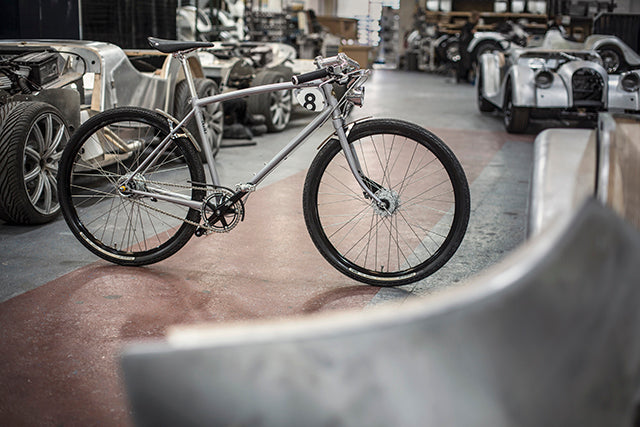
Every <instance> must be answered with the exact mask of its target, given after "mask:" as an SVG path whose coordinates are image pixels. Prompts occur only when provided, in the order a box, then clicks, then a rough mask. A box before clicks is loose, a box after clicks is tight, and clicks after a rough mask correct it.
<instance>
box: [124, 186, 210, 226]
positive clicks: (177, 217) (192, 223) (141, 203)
mask: <svg viewBox="0 0 640 427" xmlns="http://www.w3.org/2000/svg"><path fill="white" fill-rule="evenodd" d="M145 184H158V185H164V186H169V187H177V188H191V189H194V190H204V191H208V190H209V189H208V188H207V187H197V186H193V185H181V184H175V183H168V182H160V181H147V180H145ZM129 201H131V202H133V203H135V204H138V205H141V206H144V207H145V208H148V209H151V210H152V211H156V212H158V213H161V214H164V215H167V216H168V217H171V218H174V219H177V220H178V221H182V222H185V223H187V224H189V225H193V226H195V227H200V228H203V229H205V230H207V231H216V232H219V230H217V229H215V228H214V227H210V226H208V225H205V224H201V223H197V222H195V221H191V220H188V219H186V218H182V217H179V216H178V215H174V214H172V213H169V212H166V211H163V210H162V209H158V208H155V207H153V206H151V205H148V204H146V203H144V202H141V201H140V200H136V199H129Z"/></svg>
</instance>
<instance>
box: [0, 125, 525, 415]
mask: <svg viewBox="0 0 640 427" xmlns="http://www.w3.org/2000/svg"><path fill="white" fill-rule="evenodd" d="M434 132H435V133H436V134H438V135H440V136H441V137H442V138H443V139H444V140H445V141H446V142H447V143H448V144H449V145H450V146H451V147H452V148H453V150H454V152H455V153H456V155H457V156H458V158H459V159H460V160H461V162H462V164H463V166H464V168H465V171H466V173H467V176H468V179H469V182H470V183H471V182H473V180H474V179H475V178H476V177H477V176H478V175H479V174H480V172H481V171H482V170H483V168H484V167H485V166H486V165H487V163H488V162H489V161H490V159H491V158H492V157H493V156H494V155H495V153H496V152H497V151H498V150H499V149H500V148H501V147H502V145H503V144H504V142H505V141H506V140H511V141H513V140H521V141H532V140H533V136H522V137H514V136H513V135H506V134H504V133H497V132H488V131H458V130H456V131H453V130H447V129H435V130H434ZM303 180H304V173H298V174H296V175H294V176H291V177H289V178H286V179H284V180H281V181H279V182H277V183H275V184H272V185H270V186H268V187H265V188H261V189H259V190H258V191H257V192H256V193H254V194H252V195H251V197H250V199H249V201H248V204H247V214H246V219H245V221H244V223H241V224H240V225H239V226H238V227H237V228H236V229H235V230H233V231H232V232H231V233H229V234H224V235H212V236H209V237H206V238H193V239H192V240H191V241H190V242H189V244H188V245H187V246H186V247H185V248H183V249H182V250H181V251H180V252H178V254H176V255H174V256H173V257H172V258H169V259H168V260H165V261H163V262H161V263H158V264H155V265H152V266H147V267H142V268H125V267H120V266H114V265H111V264H108V263H107V262H103V261H98V262H95V263H93V264H91V265H88V266H85V267H83V268H80V269H78V270H76V271H74V272H72V273H69V274H67V275H65V276H63V277H60V278H58V279H55V280H52V281H51V282H49V283H46V284H44V285H43V286H41V287H39V288H37V289H35V290H33V291H30V292H27V293H25V294H22V295H19V296H17V297H15V298H12V299H10V300H8V301H6V302H4V303H2V304H0V325H2V328H1V331H0V337H1V345H0V425H1V426H22V425H28V426H48V425H56V426H58V425H64V426H76V425H77V426H89V425H100V426H126V425H131V418H130V414H129V409H128V407H127V401H126V396H125V392H124V387H123V384H122V381H121V377H120V373H119V369H118V356H119V354H120V352H121V350H122V348H123V346H124V345H126V343H128V342H131V341H139V340H144V339H150V338H156V339H157V338H161V337H162V336H163V334H164V332H165V331H166V329H167V328H168V327H169V326H172V325H176V324H184V323H195V322H219V323H224V322H228V321H237V320H245V319H267V318H274V317H283V316H304V315H305V314H308V313H313V312H318V311H327V310H338V309H362V308H363V307H364V306H365V305H366V304H367V303H368V302H369V301H370V300H371V298H372V297H373V296H374V295H375V294H376V292H377V291H378V288H375V287H371V286H367V285H363V284H360V283H358V282H355V281H352V280H351V279H348V278H346V277H344V276H343V275H341V274H340V273H338V272H337V271H335V270H333V269H332V268H331V267H330V266H329V265H328V264H327V263H326V262H325V261H324V259H323V258H322V257H321V255H320V254H319V253H318V252H317V251H316V249H315V247H314V246H313V244H312V242H311V240H310V238H309V236H308V234H307V231H306V228H305V225H304V219H303V216H302V202H301V190H302V184H303Z"/></svg>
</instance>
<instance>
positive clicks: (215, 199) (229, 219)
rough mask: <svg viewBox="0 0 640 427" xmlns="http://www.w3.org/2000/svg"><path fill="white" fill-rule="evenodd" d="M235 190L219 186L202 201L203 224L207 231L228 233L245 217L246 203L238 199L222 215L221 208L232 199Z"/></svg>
mask: <svg viewBox="0 0 640 427" xmlns="http://www.w3.org/2000/svg"><path fill="white" fill-rule="evenodd" d="M233 195H234V192H233V191H231V190H229V189H228V188H224V187H217V188H216V189H215V190H213V191H212V192H211V193H209V195H208V196H207V198H206V199H204V201H203V202H202V208H201V213H202V223H203V224H202V225H203V227H202V228H203V229H204V230H206V233H207V234H208V233H210V232H214V233H228V232H229V231H231V230H233V229H234V228H235V226H236V225H238V223H239V222H240V221H242V219H243V218H244V204H243V203H242V200H238V201H237V202H235V203H234V204H232V205H231V206H230V207H229V208H227V210H226V212H225V214H224V215H222V216H220V217H219V215H220V211H221V208H222V207H224V206H225V204H226V203H227V202H228V201H229V200H230V199H231V197H232V196H233Z"/></svg>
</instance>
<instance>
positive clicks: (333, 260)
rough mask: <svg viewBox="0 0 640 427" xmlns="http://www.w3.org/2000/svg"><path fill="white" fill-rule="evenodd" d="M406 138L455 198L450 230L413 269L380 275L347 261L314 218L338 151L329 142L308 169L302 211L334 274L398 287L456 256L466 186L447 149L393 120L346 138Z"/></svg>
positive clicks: (464, 221) (465, 214)
mask: <svg viewBox="0 0 640 427" xmlns="http://www.w3.org/2000/svg"><path fill="white" fill-rule="evenodd" d="M382 133H384V134H393V135H399V136H406V137H408V138H411V139H413V140H414V141H417V142H418V143H420V144H421V145H422V146H424V147H425V148H427V149H428V150H430V151H431V152H432V153H433V154H434V155H435V157H436V158H437V159H438V160H439V162H440V163H441V164H442V166H444V168H445V169H446V173H447V175H448V177H449V179H450V181H451V185H452V187H453V191H454V194H455V213H454V215H453V221H452V225H451V228H450V230H449V232H448V234H447V236H446V239H445V240H444V242H443V243H442V244H441V245H440V247H439V249H438V250H437V252H435V253H434V254H433V255H432V256H430V257H429V258H428V259H427V260H425V261H423V262H421V263H420V264H418V265H417V266H415V267H412V268H410V269H407V270H405V271H400V272H396V273H384V272H383V273H380V272H374V271H371V270H370V269H366V268H362V267H361V266H358V265H355V264H353V263H352V262H351V261H349V260H347V259H346V258H345V257H343V256H342V254H340V253H339V251H338V250H337V249H336V248H335V247H334V246H333V244H332V243H331V242H330V241H329V239H328V238H327V236H326V234H325V232H324V230H323V227H322V224H321V221H320V218H319V214H318V190H319V187H320V182H321V179H322V175H323V174H324V173H325V170H326V168H327V166H328V165H329V163H330V162H331V160H332V159H333V158H334V156H336V155H337V154H338V153H339V152H340V151H341V150H342V148H341V146H340V143H339V141H338V140H337V139H332V140H330V141H329V142H328V143H327V144H325V146H324V147H323V148H322V149H321V150H320V152H319V153H318V154H317V156H316V157H315V158H314V160H313V162H312V164H311V166H310V167H309V170H308V173H307V176H306V179H305V184H304V191H303V211H304V217H305V222H306V226H307V230H308V232H309V234H310V236H311V239H312V241H313V242H314V244H315V246H316V248H317V249H318V251H319V252H320V253H321V254H322V256H323V257H324V258H325V259H326V260H327V261H328V262H329V263H330V264H331V265H332V266H333V267H334V268H336V269H337V270H339V271H340V272H342V273H343V274H345V275H347V276H348V277H351V278H353V279H355V280H358V281H360V282H363V283H367V284H370V285H375V286H385V287H386V286H399V285H404V284H408V283H412V282H415V281H418V280H421V279H424V278H425V277H427V276H429V275H431V274H433V273H434V272H435V271H437V270H438V269H440V268H441V267H442V266H443V265H444V264H445V263H446V262H447V261H448V260H449V259H450V258H451V257H452V256H453V254H454V253H455V252H456V250H457V249H458V247H459V246H460V244H461V242H462V239H463V237H464V235H465V233H466V229H467V225H468V221H469V213H470V196H469V186H468V183H467V179H466V176H465V173H464V170H463V168H462V166H461V165H460V162H459V161H458V160H457V158H456V157H455V155H454V154H453V152H452V151H451V150H450V149H449V147H448V146H447V145H446V144H445V143H444V142H443V141H442V140H440V139H439V138H438V137H437V136H436V135H434V134H433V133H431V132H429V131H428V130H426V129H424V128H422V127H419V126H417V125H415V124H412V123H409V122H405V121H400V120H393V119H372V120H368V121H364V122H359V123H357V124H356V125H354V127H353V129H352V130H351V132H350V133H349V135H348V141H349V143H354V141H358V140H359V139H360V138H363V137H367V136H369V135H376V134H382Z"/></svg>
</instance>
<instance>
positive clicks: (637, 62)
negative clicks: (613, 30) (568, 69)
mask: <svg viewBox="0 0 640 427" xmlns="http://www.w3.org/2000/svg"><path fill="white" fill-rule="evenodd" d="M584 45H585V48H586V49H590V50H595V51H597V50H599V49H600V48H602V47H604V46H615V47H616V48H618V49H619V50H620V52H622V55H623V56H624V60H625V61H626V62H627V63H628V64H630V65H631V66H640V55H638V54H637V53H636V52H635V51H634V50H633V49H631V48H630V47H629V46H628V45H627V44H626V43H624V42H623V41H622V40H620V39H619V38H618V37H616V36H610V35H604V34H594V35H591V36H589V37H587V39H586V40H585V43H584Z"/></svg>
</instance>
